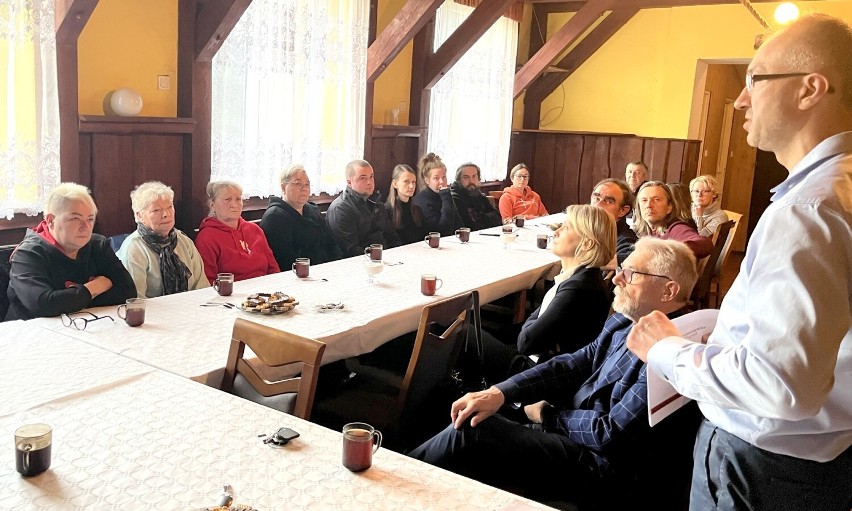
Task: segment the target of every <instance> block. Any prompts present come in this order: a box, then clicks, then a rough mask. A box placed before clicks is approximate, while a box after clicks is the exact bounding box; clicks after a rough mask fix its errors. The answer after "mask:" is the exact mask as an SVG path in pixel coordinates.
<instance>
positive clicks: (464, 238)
mask: <svg viewBox="0 0 852 511" xmlns="http://www.w3.org/2000/svg"><path fill="white" fill-rule="evenodd" d="M456 236H458V237H459V241H461V242H462V243H467V242H468V241H470V228H469V227H462V228H461V229H456Z"/></svg>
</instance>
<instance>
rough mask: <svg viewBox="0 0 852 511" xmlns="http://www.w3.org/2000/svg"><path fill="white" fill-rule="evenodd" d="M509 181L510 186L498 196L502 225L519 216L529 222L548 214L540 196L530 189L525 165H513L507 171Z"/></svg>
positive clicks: (527, 168)
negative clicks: (510, 181) (510, 182)
mask: <svg viewBox="0 0 852 511" xmlns="http://www.w3.org/2000/svg"><path fill="white" fill-rule="evenodd" d="M509 179H511V180H512V186H507V187H506V188H504V189H503V195H501V196H500V216H501V217H503V223H504V224H505V223H509V222H511V221H512V220H514V219H515V217H519V216H520V217H523V218H525V219H526V220H529V219H530V218H537V217H540V216H545V215H548V214H549V213H548V212H547V208H545V207H544V203H543V202H541V196H540V195H539V194H537V193H536V192H534V191H533V189H532V188H530V169H529V167H527V165H526V164H525V163H519V164H517V165H515V166H514V167H513V168H512V170H510V171H509Z"/></svg>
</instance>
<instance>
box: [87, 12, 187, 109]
mask: <svg viewBox="0 0 852 511" xmlns="http://www.w3.org/2000/svg"><path fill="white" fill-rule="evenodd" d="M177 4H178V2H177V0H144V1H140V0H100V2H98V6H97V7H96V8H95V11H94V13H93V14H92V17H91V18H90V19H89V22H88V23H87V24H86V28H85V29H83V32H82V34H81V35H80V39H79V43H78V51H77V55H78V57H77V58H78V61H79V80H78V84H79V85H78V86H79V108H80V113H81V114H89V115H103V114H104V109H103V100H104V96H106V95H107V93H109V92H110V91H112V90H115V89H118V88H120V87H130V88H132V89H135V90H136V92H138V93H139V94H140V95H141V96H142V101H143V106H142V112H141V113H140V114H139V115H140V116H154V117H175V116H176V115H177V14H178V13H177V8H178V6H177ZM157 75H168V76H169V77H170V78H171V89H170V90H168V91H160V90H157Z"/></svg>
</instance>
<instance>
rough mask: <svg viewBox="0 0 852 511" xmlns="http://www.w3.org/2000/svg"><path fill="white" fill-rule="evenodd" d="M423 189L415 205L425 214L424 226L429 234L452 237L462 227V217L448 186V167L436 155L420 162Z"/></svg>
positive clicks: (433, 154)
mask: <svg viewBox="0 0 852 511" xmlns="http://www.w3.org/2000/svg"><path fill="white" fill-rule="evenodd" d="M419 170H420V179H421V180H422V183H423V184H422V189H421V190H420V192H419V193H418V194H417V195H415V196H414V205H415V206H417V207H419V208H420V210H421V211H422V212H423V219H424V226H425V227H426V230H427V231H429V232H432V231H435V232H440V233H441V236H452V234H453V233H455V232H456V229H458V228H459V227H462V222H461V217H460V216H459V212H458V210H457V209H456V204H455V202H453V195H452V193H451V192H450V187H449V186H448V185H447V166H446V165H444V162H442V161H441V158H440V157H439V156H437V155H436V154H435V153H429V154H427V155H426V156H424V157H423V158H422V159H421V160H420V169H419Z"/></svg>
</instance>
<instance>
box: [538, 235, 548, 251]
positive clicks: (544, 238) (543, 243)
mask: <svg viewBox="0 0 852 511" xmlns="http://www.w3.org/2000/svg"><path fill="white" fill-rule="evenodd" d="M549 240H550V236H548V235H547V234H539V235H536V237H535V245H536V246H537V247H538V248H547V242H548V241H549Z"/></svg>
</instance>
